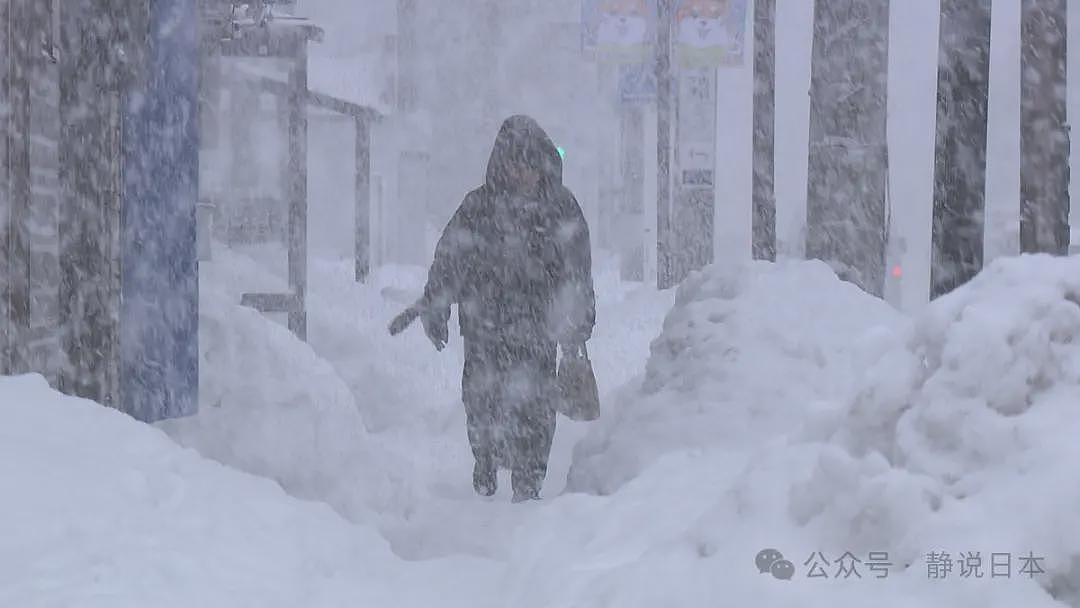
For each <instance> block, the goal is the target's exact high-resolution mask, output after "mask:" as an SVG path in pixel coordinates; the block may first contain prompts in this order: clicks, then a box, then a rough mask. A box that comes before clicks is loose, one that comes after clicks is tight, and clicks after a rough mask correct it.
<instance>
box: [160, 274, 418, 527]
mask: <svg viewBox="0 0 1080 608" xmlns="http://www.w3.org/2000/svg"><path fill="white" fill-rule="evenodd" d="M211 276H212V275H211ZM246 276H248V278H249V281H250V277H251V275H250V274H248V275H246ZM259 287H261V288H263V289H266V288H267V286H266V284H265V283H263V284H260V285H259ZM247 288H248V290H249V291H256V290H257V289H256V288H255V286H253V285H250V284H249V285H247ZM242 289H244V283H243V282H242V281H241V282H231V283H230V282H225V281H221V280H219V281H207V280H204V281H203V282H202V293H201V295H200V318H201V321H200V331H199V340H200V345H199V346H200V357H201V358H200V369H201V378H200V386H199V400H200V410H199V414H198V415H197V416H193V417H189V418H182V419H178V420H170V421H166V422H163V423H161V424H160V426H161V428H162V429H164V430H165V431H166V432H168V433H169V434H170V435H172V436H173V437H174V438H175V439H176V440H177V441H179V442H180V443H181V444H183V445H186V446H189V447H192V448H195V449H197V450H198V451H199V452H200V453H202V454H203V455H204V456H207V457H209V458H213V459H215V460H218V461H220V462H222V463H225V464H228V465H230V466H234V467H237V468H240V469H242V470H244V471H247V472H249V473H253V474H256V475H261V476H264V477H268V478H270V479H274V480H276V481H278V482H279V483H281V485H282V486H283V487H284V488H285V489H286V490H287V491H288V492H289V493H290V494H293V495H295V496H298V497H301V498H308V499H313V500H321V501H325V502H327V503H329V504H331V505H332V506H334V507H335V508H336V509H338V510H339V511H341V512H343V513H348V515H349V516H350V518H352V519H354V520H358V521H359V520H367V519H369V518H370V517H371V512H373V511H374V512H379V511H382V510H385V509H389V508H397V506H398V505H400V504H403V503H407V502H409V501H410V500H412V499H413V496H412V490H411V488H410V483H409V480H410V479H411V478H412V474H411V471H410V470H409V465H408V463H406V462H404V461H403V460H402V459H399V458H396V457H395V454H394V452H393V450H391V449H388V448H387V447H386V446H379V445H374V444H375V443H376V440H375V439H373V438H372V437H371V436H370V435H369V434H368V432H367V429H366V427H365V424H364V420H363V417H362V415H361V410H360V409H359V408H358V407H357V403H356V400H355V398H354V395H353V393H352V392H351V391H350V390H349V387H348V386H347V385H346V384H345V382H344V381H343V380H342V379H341V377H340V376H339V375H338V374H337V373H336V371H335V369H334V368H333V366H332V365H331V364H330V363H328V362H327V361H325V360H324V359H322V358H320V357H318V356H317V355H316V354H315V352H314V351H312V349H311V348H310V347H309V346H308V345H305V344H304V343H302V342H300V341H299V340H297V339H296V337H295V336H293V335H292V334H291V333H290V332H289V331H288V329H286V328H285V327H284V326H283V325H282V324H281V323H276V322H274V321H272V320H270V319H268V318H267V317H265V316H264V315H262V314H260V313H258V312H256V311H254V310H252V309H249V308H245V307H242V306H240V305H239V304H238V302H239V293H240V292H239V290H242Z"/></svg>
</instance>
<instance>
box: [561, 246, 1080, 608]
mask: <svg viewBox="0 0 1080 608" xmlns="http://www.w3.org/2000/svg"><path fill="white" fill-rule="evenodd" d="M1078 302H1080V258H1072V259H1050V258H1046V257H1038V256H1037V257H1024V258H1019V259H1009V260H1000V261H998V262H996V263H995V264H993V265H992V266H990V267H989V268H988V269H987V270H986V271H985V272H983V273H982V274H981V275H980V276H979V277H978V278H977V279H976V280H975V281H973V282H972V283H971V284H970V285H968V286H966V287H964V288H962V289H960V290H958V291H957V292H955V293H954V294H952V295H950V296H948V297H945V298H942V299H940V300H939V301H937V302H935V303H933V304H931V305H930V306H929V307H928V308H927V309H926V311H925V313H923V314H922V315H921V316H920V317H918V318H916V319H914V320H907V319H905V318H903V317H901V316H900V315H898V314H897V313H895V312H893V311H891V310H890V309H888V308H886V307H885V305H884V304H882V303H881V302H879V301H878V300H876V299H874V298H871V297H869V296H866V295H865V294H861V293H860V292H858V291H856V290H854V288H853V287H851V286H850V285H846V284H843V283H841V282H839V281H838V280H837V279H835V278H834V277H832V276H831V273H829V272H828V270H827V269H826V268H824V267H823V266H822V265H820V264H818V263H816V262H782V263H779V264H776V265H769V264H760V263H755V264H752V265H747V266H742V267H737V268H712V269H708V270H707V271H705V272H703V273H700V274H697V275H695V276H694V277H692V278H690V279H689V280H688V281H687V282H686V283H685V284H684V285H683V286H682V287H681V288H680V290H679V293H678V296H677V302H676V305H675V307H674V308H673V309H672V310H671V312H670V313H669V315H668V317H667V319H666V321H665V324H664V331H663V333H662V335H661V336H660V337H659V338H657V339H656V340H655V341H654V342H653V345H652V354H651V357H650V361H649V364H648V373H647V375H646V378H645V380H644V382H643V383H642V384H641V385H640V386H636V387H629V388H628V389H627V390H626V391H624V392H623V393H622V395H621V397H622V400H620V401H618V402H615V403H608V404H607V411H605V413H604V414H605V415H604V417H603V418H602V419H601V422H600V423H599V424H598V425H597V426H596V428H595V429H593V431H592V432H591V433H590V434H589V436H587V437H586V438H585V440H583V441H582V442H581V444H579V446H578V448H577V450H576V451H575V455H574V456H575V457H574V462H573V465H572V468H571V471H570V475H569V477H570V479H569V486H570V488H572V489H574V490H578V491H581V492H585V493H586V494H584V495H581V494H578V495H570V496H567V497H566V501H565V502H560V503H559V507H566V506H568V505H572V504H574V503H575V501H576V502H577V503H579V504H580V505H586V506H587V505H603V506H602V507H600V506H596V507H593V508H595V509H596V510H597V513H596V519H595V520H593V521H608V522H611V523H610V525H608V526H607V528H608V531H607V532H604V531H603V528H601V531H600V532H599V533H595V532H582V537H580V538H579V539H577V540H576V541H571V542H572V543H576V544H574V547H575V549H574V550H575V551H578V552H579V555H581V559H580V560H579V562H578V564H577V567H578V568H580V567H581V566H582V563H581V561H584V562H585V563H588V562H589V561H590V560H591V561H593V562H595V567H596V568H598V569H599V570H601V571H602V574H600V573H599V572H598V573H597V576H594V577H591V578H590V579H589V582H588V584H587V585H585V586H583V587H582V588H581V589H580V591H581V593H585V594H592V595H593V596H595V597H603V598H604V602H605V603H607V602H610V603H611V605H614V604H615V603H617V602H616V601H615V600H616V599H617V600H618V602H624V603H622V604H620V605H641V606H644V605H649V604H650V603H651V602H652V603H655V602H658V601H660V600H661V599H662V598H664V597H665V596H667V597H674V598H680V599H679V600H677V601H675V602H674V605H691V603H684V602H683V601H681V600H682V598H686V599H693V598H706V597H710V594H714V595H713V597H715V594H717V593H723V594H725V596H726V597H732V598H742V599H743V600H745V601H751V599H752V600H753V601H754V602H755V603H756V605H768V606H773V605H776V606H781V605H793V603H795V602H797V603H798V604H799V605H803V606H817V605H822V606H824V605H849V604H850V605H854V604H855V603H861V604H865V603H874V604H877V605H892V606H910V605H924V606H926V605H934V606H956V605H969V606H1015V605H1024V606H1062V605H1071V606H1080V593H1078V588H1080V525H1078V524H1080V515H1078V513H1080V510H1078V507H1080V470H1078V469H1077V467H1076V465H1075V463H1076V462H1077V460H1078V457H1080V445H1078V444H1077V442H1076V441H1075V437H1076V436H1077V434H1078V433H1080V416H1077V411H1076V408H1077V407H1078V406H1077V404H1078V403H1080V399H1078V397H1080V394H1078V391H1080V351H1078V349H1080V340H1077V338H1078V334H1080V304H1078ZM582 508H584V507H582ZM600 512H602V513H603V516H602V517H603V518H604V519H601V516H600V514H599V513H600ZM549 516H550V517H551V518H553V519H558V518H561V519H562V520H563V521H565V520H567V519H572V518H574V517H581V515H580V513H579V514H577V515H574V514H572V513H564V514H562V515H561V516H560V515H555V514H549ZM766 547H773V548H776V549H779V550H781V551H782V552H783V553H784V554H785V556H787V559H789V560H790V561H792V562H793V563H794V565H795V570H796V575H795V577H796V580H795V581H793V582H792V583H791V584H789V585H785V584H780V585H777V583H778V581H775V580H773V577H771V576H769V575H767V574H766V575H757V573H756V570H754V569H753V568H754V566H753V558H754V556H755V555H756V553H757V551H759V550H761V549H764V548H766ZM819 551H820V552H822V553H824V555H825V556H826V559H829V560H832V562H831V564H832V565H830V564H829V563H826V564H825V566H826V569H827V570H828V575H829V576H830V577H831V578H833V579H834V580H829V581H815V580H813V579H808V578H807V574H808V572H809V562H807V561H806V560H808V558H809V557H810V556H812V554H814V553H815V552H819ZM845 551H850V552H852V553H853V554H854V555H855V556H858V557H859V558H860V559H861V560H863V562H865V561H866V560H867V559H868V557H869V554H870V553H871V552H885V553H887V554H888V556H889V559H890V560H891V562H892V565H891V567H890V568H889V572H890V574H889V577H888V578H887V579H886V580H882V581H878V580H875V579H873V578H872V576H874V575H873V574H870V573H869V572H867V567H866V565H865V564H863V565H861V566H859V570H860V571H861V576H862V578H861V579H857V580H856V579H854V578H853V579H852V580H835V574H836V571H837V565H836V563H835V560H836V558H837V557H839V556H840V555H841V554H842V553H843V552H845ZM931 552H934V553H938V554H940V553H942V552H945V553H948V554H949V558H948V559H949V561H950V565H951V566H952V570H951V574H948V575H946V576H945V578H946V579H951V580H941V579H934V578H931V577H930V572H931V561H930V559H931V558H929V557H928V554H930V553H931ZM970 552H979V554H980V557H981V559H982V567H981V569H982V572H983V578H969V579H968V578H961V568H960V566H959V565H957V564H956V560H958V559H961V558H962V555H961V553H965V554H969V553H970ZM992 553H1002V554H1004V553H1008V554H1009V556H1010V557H1009V559H1010V563H1011V576H1010V577H1009V578H1004V577H1000V578H999V577H994V578H992V577H991V560H992V556H991V554H992ZM1029 555H1030V556H1035V557H1038V558H1041V559H1040V560H1039V561H1037V562H1035V563H1036V564H1037V566H1038V568H1039V569H1042V570H1045V572H1029V573H1022V572H1020V569H1021V568H1023V567H1024V566H1025V564H1027V565H1028V567H1029V568H1030V567H1031V563H1030V562H1026V561H1024V560H1023V559H1022V558H1021V556H1029ZM647 573H651V574H648V575H647ZM658 576H660V577H665V576H666V577H667V578H661V579H660V580H659V581H658V580H657V577H658ZM649 577H651V578H649ZM814 585H818V586H819V587H817V588H815V587H813V586H814Z"/></svg>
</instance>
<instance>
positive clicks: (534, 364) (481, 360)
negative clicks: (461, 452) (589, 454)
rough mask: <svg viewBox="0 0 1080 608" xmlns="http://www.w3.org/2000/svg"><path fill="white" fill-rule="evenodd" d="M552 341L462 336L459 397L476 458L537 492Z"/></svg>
mask: <svg viewBox="0 0 1080 608" xmlns="http://www.w3.org/2000/svg"><path fill="white" fill-rule="evenodd" d="M555 362H556V345H555V342H554V341H551V340H549V339H547V338H537V339H529V338H527V337H522V336H508V337H504V336H485V337H484V338H471V339H466V341H465V370H464V374H463V375H462V380H461V389H462V401H463V402H464V404H465V415H466V422H467V430H468V436H469V444H470V445H471V446H472V452H473V456H475V457H476V460H477V462H478V463H481V464H482V465H486V466H498V465H502V466H503V467H506V468H510V470H511V471H512V485H513V488H514V492H515V493H536V492H539V490H540V487H541V485H542V484H543V481H544V477H545V476H546V475H547V463H548V455H549V454H550V453H551V441H552V438H553V437H554V435H555V403H554V395H555V389H556V384H555V378H556V366H555Z"/></svg>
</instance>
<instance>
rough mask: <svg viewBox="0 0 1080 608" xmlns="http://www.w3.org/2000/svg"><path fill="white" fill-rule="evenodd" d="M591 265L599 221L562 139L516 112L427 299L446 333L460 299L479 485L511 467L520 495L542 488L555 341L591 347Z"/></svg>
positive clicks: (434, 267)
mask: <svg viewBox="0 0 1080 608" xmlns="http://www.w3.org/2000/svg"><path fill="white" fill-rule="evenodd" d="M520 167H528V168H531V169H532V171H534V172H538V173H539V178H540V179H539V184H538V185H537V187H536V188H535V189H533V190H531V191H527V190H526V189H524V188H523V187H522V186H521V185H520V184H519V183H518V180H517V177H518V176H519V175H520V169H519V168H520ZM591 264H592V259H591V253H590V244H589V229H588V226H587V225H586V223H585V217H584V215H583V214H582V212H581V207H580V206H579V205H578V202H577V200H576V199H575V198H574V196H573V194H571V193H570V191H569V190H568V189H567V188H566V187H565V186H564V185H563V183H562V159H561V158H560V156H559V153H558V151H557V149H556V147H555V145H554V144H553V143H552V141H551V139H550V138H549V137H548V136H547V134H546V133H545V132H544V131H543V129H541V128H540V126H539V125H538V124H537V123H536V121H534V120H533V119H531V118H528V117H526V116H513V117H511V118H509V119H507V120H506V121H505V122H504V123H503V125H502V128H500V129H499V133H498V136H497V137H496V139H495V145H494V147H493V149H492V151H491V157H490V159H489V160H488V166H487V177H486V180H485V183H484V185H483V186H481V187H479V188H477V189H476V190H473V191H472V192H470V193H469V194H468V195H466V196H465V200H464V201H462V203H461V205H460V207H458V209H457V212H456V213H454V215H453V217H452V218H451V220H450V222H449V223H448V224H447V226H446V229H445V230H444V231H443V234H442V236H441V238H440V239H439V242H438V245H437V246H436V248H435V258H434V261H433V262H432V264H431V269H430V271H429V273H428V281H427V285H426V287H425V289H424V297H423V299H422V301H421V304H422V305H421V307H420V310H421V313H420V314H421V319H422V320H423V323H424V327H425V331H427V332H428V335H429V336H431V335H437V336H442V337H443V338H445V335H446V323H447V321H448V319H449V316H450V306H451V305H452V304H458V320H459V325H460V330H461V335H462V337H463V339H464V341H465V369H464V374H463V378H462V400H463V402H464V405H465V410H466V415H467V425H468V436H469V442H470V444H471V447H472V451H473V454H474V456H475V458H476V462H477V465H476V466H477V468H476V469H474V485H476V486H477V488H478V491H482V489H481V487H482V486H484V485H485V484H488V483H490V484H494V474H493V473H492V471H493V470H494V467H495V466H496V465H497V464H500V463H501V464H502V465H504V466H509V467H511V468H512V470H513V478H512V480H513V485H514V492H515V496H516V497H517V496H522V497H535V496H536V495H538V493H539V489H540V485H541V483H542V481H543V478H544V476H545V474H546V470H547V459H548V454H549V452H550V449H551V440H552V437H553V435H554V431H555V411H554V398H555V377H556V344H563V345H564V347H569V346H577V345H580V344H583V343H584V342H585V341H586V340H588V339H589V337H590V336H591V334H592V329H593V323H594V321H595V296H594V293H593V284H592V270H591ZM485 479H486V481H485ZM492 487H493V486H492ZM490 491H493V489H492V490H490ZM482 492H483V493H486V492H484V491H482Z"/></svg>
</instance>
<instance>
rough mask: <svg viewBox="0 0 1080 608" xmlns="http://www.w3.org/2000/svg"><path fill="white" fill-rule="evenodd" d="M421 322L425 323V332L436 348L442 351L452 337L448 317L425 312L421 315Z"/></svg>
mask: <svg viewBox="0 0 1080 608" xmlns="http://www.w3.org/2000/svg"><path fill="white" fill-rule="evenodd" d="M420 322H421V323H423V325H424V333H425V334H427V337H428V340H431V343H432V344H434V345H435V350H439V351H441V350H442V349H443V347H444V346H446V342H447V340H449V339H450V330H449V328H448V327H447V324H446V317H443V316H441V315H434V314H431V313H424V314H421V315H420Z"/></svg>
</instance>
